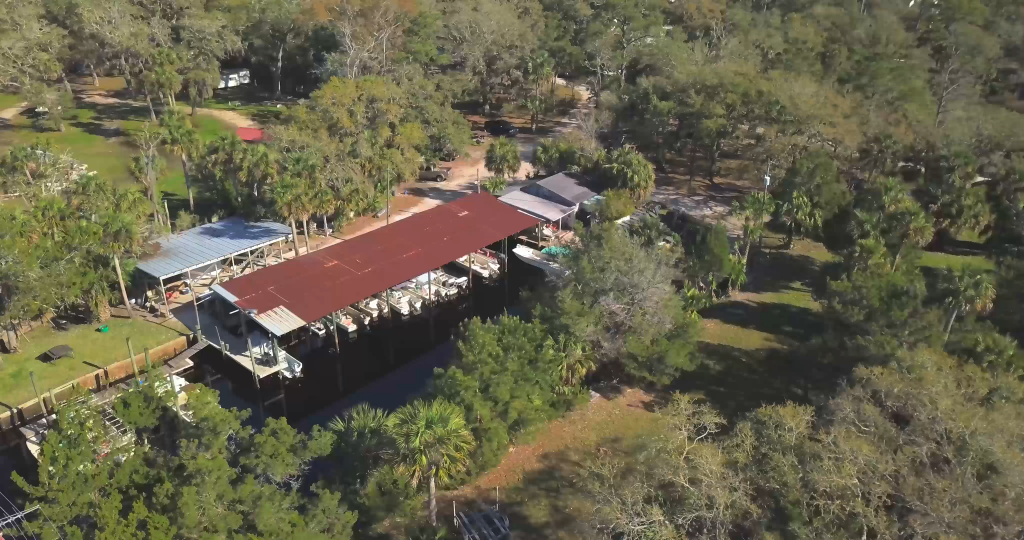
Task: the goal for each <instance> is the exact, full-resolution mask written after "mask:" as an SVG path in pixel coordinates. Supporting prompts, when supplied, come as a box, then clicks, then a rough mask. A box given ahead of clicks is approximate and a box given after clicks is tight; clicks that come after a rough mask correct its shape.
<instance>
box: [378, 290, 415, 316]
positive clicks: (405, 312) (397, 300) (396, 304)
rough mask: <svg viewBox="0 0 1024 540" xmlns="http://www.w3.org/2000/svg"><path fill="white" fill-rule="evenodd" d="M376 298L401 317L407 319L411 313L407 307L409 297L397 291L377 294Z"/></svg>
mask: <svg viewBox="0 0 1024 540" xmlns="http://www.w3.org/2000/svg"><path fill="white" fill-rule="evenodd" d="M376 296H377V298H378V299H379V300H381V302H382V303H385V304H387V306H388V308H389V309H393V310H395V311H397V312H398V314H399V315H401V316H403V317H408V316H409V314H410V313H412V310H411V309H410V307H409V297H408V296H406V295H405V294H403V293H401V292H399V291H395V290H390V291H386V292H382V293H377V294H376Z"/></svg>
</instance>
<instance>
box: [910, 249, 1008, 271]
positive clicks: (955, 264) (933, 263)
mask: <svg viewBox="0 0 1024 540" xmlns="http://www.w3.org/2000/svg"><path fill="white" fill-rule="evenodd" d="M917 265H918V266H921V267H924V268H954V269H959V268H971V269H974V270H979V271H990V270H995V268H996V265H995V263H994V262H992V260H991V259H986V258H985V257H982V256H980V255H951V254H949V253H939V252H935V251H925V252H924V253H922V254H921V258H920V259H919V260H918V261H917Z"/></svg>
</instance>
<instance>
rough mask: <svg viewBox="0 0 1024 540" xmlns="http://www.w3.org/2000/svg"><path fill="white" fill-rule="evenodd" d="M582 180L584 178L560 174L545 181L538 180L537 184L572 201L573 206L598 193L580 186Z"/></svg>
mask: <svg viewBox="0 0 1024 540" xmlns="http://www.w3.org/2000/svg"><path fill="white" fill-rule="evenodd" d="M580 180H582V177H581V176H579V175H574V174H572V173H566V172H560V173H558V174H555V175H552V176H549V177H547V178H545V179H543V180H538V181H537V182H536V184H537V185H538V186H541V187H543V188H545V189H547V190H548V191H551V192H552V193H555V194H557V195H559V196H561V197H563V198H565V199H566V200H568V201H571V202H572V203H573V204H579V203H581V202H583V201H585V200H587V199H589V198H591V197H593V196H594V195H597V193H594V192H593V191H590V190H589V189H587V188H585V187H583V186H582V185H580Z"/></svg>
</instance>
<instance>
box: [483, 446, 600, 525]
mask: <svg viewBox="0 0 1024 540" xmlns="http://www.w3.org/2000/svg"><path fill="white" fill-rule="evenodd" d="M614 444H616V443H615V442H614V441H609V442H607V443H605V442H602V443H601V444H600V445H599V447H601V446H606V445H614ZM580 468H581V463H580V461H579V460H577V459H576V457H575V456H573V455H571V454H570V453H569V452H566V451H564V450H563V451H560V452H554V453H551V454H546V455H544V456H542V457H541V465H540V466H539V467H537V468H536V469H533V470H532V471H530V472H528V473H527V474H526V475H524V476H523V478H522V480H521V481H520V482H519V483H518V484H516V485H515V486H513V487H511V488H510V489H509V490H508V491H507V492H506V494H505V495H502V497H501V498H502V499H504V500H503V501H502V502H501V503H500V505H499V510H500V511H501V512H502V513H504V514H506V515H507V516H508V519H509V525H510V528H511V530H512V535H513V537H514V538H516V539H517V540H554V539H563V538H564V539H578V538H595V537H596V534H595V531H593V530H592V528H591V527H590V525H589V518H590V515H591V514H590V510H589V509H588V507H587V497H586V496H585V493H584V492H583V491H582V490H581V489H580V487H579V484H578V475H579V470H580ZM491 495H493V493H491ZM487 502H490V501H487Z"/></svg>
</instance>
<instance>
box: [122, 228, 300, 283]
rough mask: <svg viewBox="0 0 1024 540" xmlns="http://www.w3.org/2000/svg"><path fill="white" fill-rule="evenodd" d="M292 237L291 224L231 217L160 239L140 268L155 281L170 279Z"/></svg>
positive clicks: (151, 245)
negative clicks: (254, 221)
mask: <svg viewBox="0 0 1024 540" xmlns="http://www.w3.org/2000/svg"><path fill="white" fill-rule="evenodd" d="M290 235H291V229H290V228H289V227H288V226H287V225H282V224H280V223H274V222H272V221H260V222H258V223H250V222H247V221H245V220H244V219H242V218H237V217H231V218H227V219H222V220H220V221H218V222H216V223H209V224H206V225H200V226H199V227H195V228H193V229H189V230H187V231H183V232H180V233H175V234H172V235H169V236H164V237H161V238H159V239H158V240H156V241H155V242H152V243H151V244H150V249H151V250H153V251H154V253H153V254H152V255H149V256H147V257H144V258H143V259H142V260H141V261H139V265H138V268H139V270H142V271H143V272H145V273H147V274H149V275H151V276H153V277H155V278H167V277H170V276H175V275H178V274H181V273H182V272H186V271H188V270H190V269H194V268H199V267H200V266H205V265H208V264H210V263H213V262H216V261H219V260H221V259H224V258H226V257H230V256H232V255H237V254H239V253H245V252H246V251H249V250H250V249H255V248H258V247H261V246H265V245H267V244H272V243H274V242H277V241H279V240H281V239H284V238H288V236H290Z"/></svg>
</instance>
